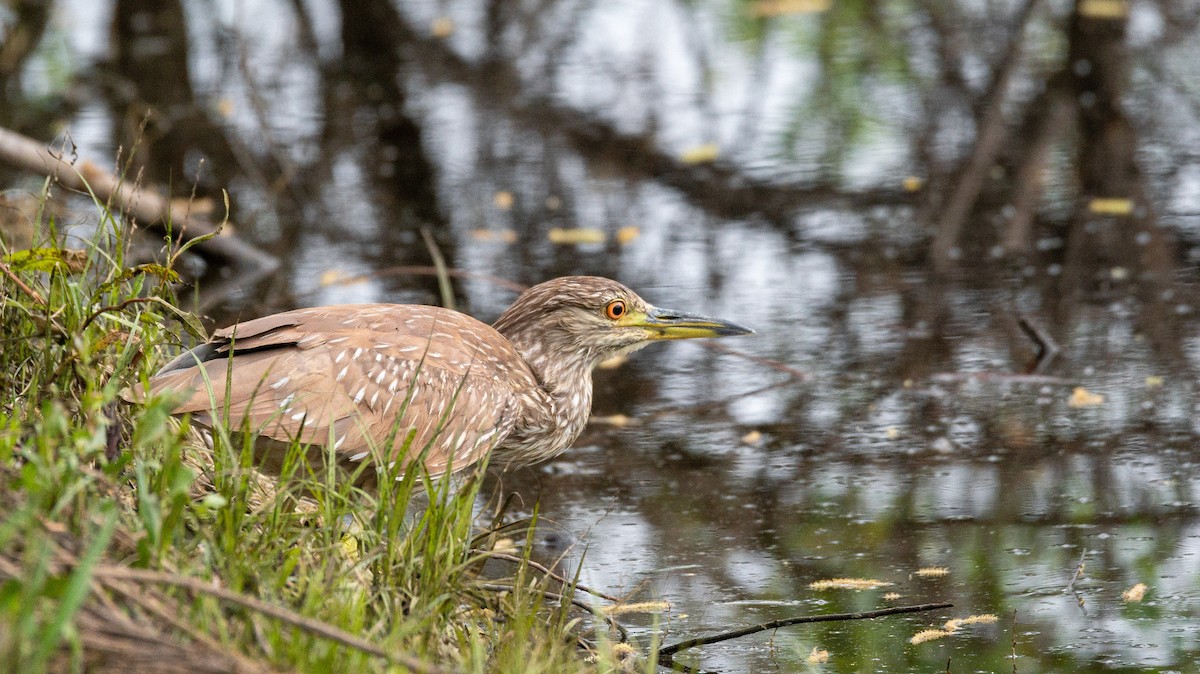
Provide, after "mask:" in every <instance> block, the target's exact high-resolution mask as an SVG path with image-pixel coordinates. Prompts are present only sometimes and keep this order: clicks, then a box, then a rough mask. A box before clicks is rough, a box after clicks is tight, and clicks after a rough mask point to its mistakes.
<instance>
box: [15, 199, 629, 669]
mask: <svg viewBox="0 0 1200 674" xmlns="http://www.w3.org/2000/svg"><path fill="white" fill-rule="evenodd" d="M96 211H97V217H98V220H99V225H98V227H97V228H96V230H95V231H96V234H95V235H94V236H93V237H92V240H91V241H90V243H87V244H81V245H73V246H71V247H69V248H68V247H64V246H62V245H58V244H56V243H54V242H55V241H56V240H58V239H59V237H58V235H57V233H56V232H55V231H54V229H55V223H54V222H53V220H52V218H50V217H48V216H45V215H39V217H38V219H39V220H41V222H39V223H38V226H37V233H36V236H35V241H38V240H40V241H41V242H42V243H40V244H38V243H35V247H34V248H33V249H32V250H30V251H15V252H9V253H8V254H7V255H5V257H4V258H3V259H4V269H3V270H2V271H3V274H2V275H0V290H2V295H0V297H2V300H0V378H2V379H0V381H2V386H0V658H3V662H4V663H5V664H6V666H8V667H10V668H11V670H10V671H21V672H38V671H71V670H88V671H105V670H113V671H188V672H196V671H201V672H203V671H231V670H236V671H252V672H254V671H291V670H300V671H338V672H341V671H385V670H386V671H405V670H413V671H476V672H485V671H486V672H495V671H511V672H570V671H597V670H599V671H607V670H612V669H614V668H619V667H621V666H622V664H624V666H629V664H630V663H629V662H624V663H620V662H618V661H617V657H616V656H614V655H613V647H612V642H613V641H614V640H615V639H616V638H617V637H616V633H615V632H613V631H611V630H610V629H609V628H608V627H607V626H606V625H605V623H604V622H603V621H602V620H599V619H597V618H595V617H593V616H591V615H589V614H587V613H586V612H584V611H581V610H580V609H579V608H578V607H577V606H576V607H573V606H572V605H571V604H570V600H571V599H572V594H573V593H572V592H571V591H570V589H569V588H565V587H563V585H562V583H560V582H558V581H557V580H554V579H551V578H548V577H547V576H546V575H545V574H543V573H542V572H541V571H539V570H537V569H536V568H534V567H531V566H529V565H528V564H526V563H515V562H512V561H511V560H505V561H497V560H496V559H494V558H495V557H497V554H496V553H495V546H496V545H497V542H501V543H503V544H506V545H507V544H508V543H513V542H515V543H516V544H517V545H516V548H517V549H518V550H519V549H522V546H521V543H523V540H522V539H523V537H524V536H525V535H526V534H525V530H526V528H522V527H513V528H509V529H507V530H505V531H504V533H503V534H496V533H493V534H490V535H489V534H481V533H480V532H481V531H483V530H486V527H487V525H488V524H490V522H481V521H479V518H478V517H477V516H475V515H473V513H475V512H476V510H477V509H476V508H475V502H476V496H477V494H476V492H477V488H478V480H477V479H474V478H468V479H467V480H466V481H465V482H464V483H461V484H460V485H458V488H457V489H453V490H451V489H448V488H447V485H446V484H445V483H428V481H426V483H425V484H423V485H418V482H419V481H421V480H423V479H424V478H423V477H422V476H419V475H416V474H415V473H410V474H409V475H407V476H406V477H405V479H404V480H403V481H402V482H397V483H391V482H390V481H386V480H385V481H382V482H385V483H386V484H385V485H384V486H383V487H381V490H380V491H379V492H365V491H362V490H359V489H357V488H355V487H353V486H351V485H349V484H347V483H346V482H345V481H342V480H337V479H335V477H334V476H333V475H324V474H313V473H312V472H311V471H308V470H305V467H304V463H303V462H302V461H299V460H296V461H294V462H292V465H293V467H294V472H293V474H292V475H290V476H289V478H288V479H286V480H283V481H280V482H278V483H276V482H275V481H272V480H269V479H266V478H264V477H263V476H261V475H260V474H258V473H257V472H256V471H254V470H253V468H252V463H251V461H250V452H249V448H248V447H246V446H243V445H242V444H240V443H239V442H235V441H233V440H232V439H231V437H230V436H229V434H228V433H226V432H222V431H218V432H216V433H214V434H213V438H212V441H211V447H209V446H208V445H207V444H206V443H205V442H204V441H203V440H202V439H201V437H200V435H199V434H198V433H197V432H196V431H194V430H192V429H189V428H188V427H187V426H186V425H183V424H180V423H179V422H178V421H176V420H174V419H172V418H171V417H170V415H169V409H170V401H169V400H162V399H151V400H149V401H147V402H146V404H144V405H137V406H132V405H128V404H126V403H124V402H123V401H122V400H121V398H120V396H119V393H120V391H121V390H122V389H123V388H124V387H126V386H129V385H132V384H135V383H137V382H138V381H140V380H141V379H142V378H144V377H146V376H148V375H149V374H150V373H152V372H153V371H155V370H156V369H157V367H159V366H160V365H161V364H162V363H164V362H165V361H166V359H167V358H169V357H170V356H171V355H172V354H173V353H175V352H177V351H178V346H179V344H180V343H181V342H186V341H187V340H188V337H187V334H188V332H189V331H191V332H193V333H194V332H196V331H197V327H198V325H199V323H198V321H197V320H196V319H195V317H193V316H191V315H189V314H187V313H186V312H184V311H182V310H180V309H178V308H177V307H176V304H175V302H174V299H173V296H172V287H173V284H174V283H175V282H176V281H177V280H178V279H177V277H176V276H175V274H174V272H173V271H172V266H173V262H172V260H173V258H174V256H173V255H170V256H167V257H168V259H167V261H166V262H165V263H164V264H161V265H158V264H151V265H141V266H135V267H129V266H127V265H126V262H125V257H126V255H125V250H126V243H127V240H128V232H127V231H126V229H125V228H124V226H123V224H122V223H121V222H120V221H119V220H118V219H116V218H113V217H112V216H111V215H110V214H109V213H108V212H107V211H106V210H105V209H104V208H102V207H100V206H97V207H96ZM302 451H303V448H293V452H294V454H295V458H297V459H298V458H299V456H300V453H301V452H302ZM416 492H426V494H427V495H421V496H419V497H416V500H413V499H414V494H415V493H416ZM302 495H303V498H302ZM418 501H419V502H420V503H421V504H423V505H417V502H418ZM506 549H507V548H506ZM510 554H511V552H510ZM517 554H518V555H519V553H517ZM489 558H492V560H491V561H490V563H489V565H488V572H489V573H488V578H486V579H485V578H484V577H483V576H482V575H481V570H482V568H483V566H484V564H485V563H488V562H489ZM497 569H498V570H499V572H500V573H499V575H497V573H496V570H497ZM581 598H582V597H580V599H581ZM616 650H617V651H618V652H621V651H622V649H620V648H618V649H616ZM638 667H639V668H640V669H646V670H652V665H650V664H648V663H641V664H639V665H638Z"/></svg>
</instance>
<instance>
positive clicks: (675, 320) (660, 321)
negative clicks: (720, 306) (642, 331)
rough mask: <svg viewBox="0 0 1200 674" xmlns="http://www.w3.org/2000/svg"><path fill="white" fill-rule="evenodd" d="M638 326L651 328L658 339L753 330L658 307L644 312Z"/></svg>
mask: <svg viewBox="0 0 1200 674" xmlns="http://www.w3.org/2000/svg"><path fill="white" fill-rule="evenodd" d="M639 327H643V328H646V329H648V330H652V331H654V332H656V333H658V334H657V335H656V337H657V338H658V339H692V338H696V337H733V336H735V335H753V334H754V331H753V330H751V329H750V328H747V327H746V326H744V325H738V324H737V323H734V322H733V321H726V320H724V319H720V318H709V317H708V316H701V315H699V314H688V313H684V312H682V311H671V310H670V309H659V308H658V307H654V308H652V309H650V311H648V312H647V313H646V317H645V320H644V321H642V322H641V325H640V326H639Z"/></svg>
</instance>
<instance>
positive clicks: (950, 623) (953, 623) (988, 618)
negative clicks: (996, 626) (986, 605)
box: [945, 613, 999, 632]
mask: <svg viewBox="0 0 1200 674" xmlns="http://www.w3.org/2000/svg"><path fill="white" fill-rule="evenodd" d="M997 620H999V618H997V617H996V616H994V615H992V614H991V613H980V614H979V615H970V616H967V617H966V618H951V619H950V620H947V621H946V624H945V629H946V631H947V632H957V631H958V628H960V627H966V626H967V625H987V624H990V623H994V622H996V621H997Z"/></svg>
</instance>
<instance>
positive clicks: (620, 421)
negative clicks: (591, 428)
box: [592, 414, 631, 428]
mask: <svg viewBox="0 0 1200 674" xmlns="http://www.w3.org/2000/svg"><path fill="white" fill-rule="evenodd" d="M630 421H631V419H630V418H629V417H627V416H625V415H624V414H610V415H608V416H605V417H596V416H593V417H592V423H593V424H604V425H606V426H616V427H617V428H625V427H626V426H628V425H629V422H630Z"/></svg>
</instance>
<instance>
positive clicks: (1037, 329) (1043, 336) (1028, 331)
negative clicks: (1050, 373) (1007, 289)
mask: <svg viewBox="0 0 1200 674" xmlns="http://www.w3.org/2000/svg"><path fill="white" fill-rule="evenodd" d="M1017 325H1019V326H1020V327H1021V332H1024V333H1025V336H1026V337H1028V338H1029V339H1030V341H1032V342H1033V343H1034V344H1036V345H1037V348H1038V350H1037V360H1035V361H1034V363H1033V369H1032V370H1030V371H1029V373H1028V374H1041V373H1042V372H1045V371H1046V369H1047V368H1048V367H1049V366H1050V363H1051V362H1052V361H1053V360H1054V359H1055V358H1057V357H1058V354H1059V352H1060V351H1061V349H1060V348H1059V346H1058V342H1056V341H1055V340H1054V337H1053V336H1051V335H1050V333H1048V332H1046V331H1045V330H1043V329H1042V326H1040V325H1038V324H1037V323H1034V322H1033V320H1032V319H1030V318H1029V317H1028V316H1018V317H1017Z"/></svg>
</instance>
